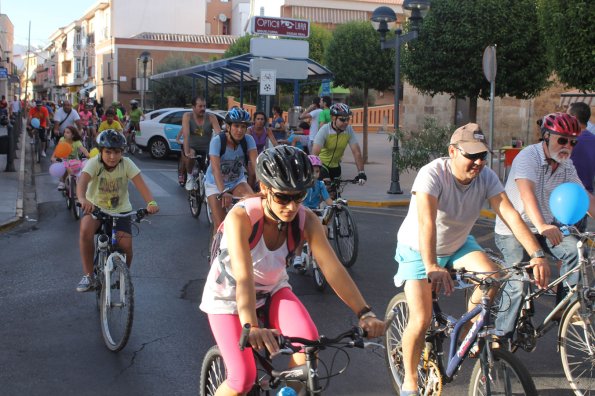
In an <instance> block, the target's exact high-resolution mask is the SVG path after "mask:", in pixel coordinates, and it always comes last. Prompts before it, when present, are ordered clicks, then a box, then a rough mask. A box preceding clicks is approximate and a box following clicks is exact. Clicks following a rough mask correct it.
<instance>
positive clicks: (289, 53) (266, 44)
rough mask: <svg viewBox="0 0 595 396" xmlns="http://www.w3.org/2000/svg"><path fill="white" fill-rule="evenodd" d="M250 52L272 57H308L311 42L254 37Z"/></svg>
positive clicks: (251, 40)
mask: <svg viewBox="0 0 595 396" xmlns="http://www.w3.org/2000/svg"><path fill="white" fill-rule="evenodd" d="M250 53H251V54H252V55H254V56H267V57H270V58H290V59H308V56H309V54H310V43H308V42H307V41H306V40H287V39H270V38H264V37H252V38H251V39H250Z"/></svg>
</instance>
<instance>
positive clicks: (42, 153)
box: [41, 150, 47, 158]
mask: <svg viewBox="0 0 595 396" xmlns="http://www.w3.org/2000/svg"><path fill="white" fill-rule="evenodd" d="M41 156H42V158H45V157H47V156H46V155H45V151H43V150H41Z"/></svg>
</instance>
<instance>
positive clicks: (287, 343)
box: [239, 323, 382, 354]
mask: <svg viewBox="0 0 595 396" xmlns="http://www.w3.org/2000/svg"><path fill="white" fill-rule="evenodd" d="M251 328H252V326H251V325H250V323H246V324H245V325H244V326H243V328H242V334H241V336H240V341H239V347H240V350H241V351H243V350H244V348H246V347H247V346H249V345H250V344H249V342H248V335H250V329H251ZM367 335H368V334H367V332H366V331H365V330H364V329H362V328H361V327H359V326H354V327H352V328H351V329H349V330H347V331H345V332H343V333H341V334H339V335H338V336H336V337H334V338H328V337H326V336H324V335H323V336H320V338H318V339H316V340H309V339H306V338H301V337H287V336H284V335H279V336H277V342H278V343H279V347H280V350H279V352H278V353H277V354H293V353H296V352H299V351H300V350H301V349H302V346H305V347H316V348H323V347H326V346H331V345H337V344H341V345H343V346H345V347H351V348H365V347H367V346H372V345H373V346H381V347H382V345H380V344H378V343H375V342H367V341H365V340H364V337H366V336H367ZM344 339H350V340H351V341H348V342H347V343H343V342H342V341H343V340H344ZM293 344H300V345H293Z"/></svg>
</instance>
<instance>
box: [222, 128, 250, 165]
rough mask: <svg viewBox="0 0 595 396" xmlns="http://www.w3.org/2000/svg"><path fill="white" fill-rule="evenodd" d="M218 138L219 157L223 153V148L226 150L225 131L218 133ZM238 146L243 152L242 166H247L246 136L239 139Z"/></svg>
mask: <svg viewBox="0 0 595 396" xmlns="http://www.w3.org/2000/svg"><path fill="white" fill-rule="evenodd" d="M219 140H220V141H221V149H220V150H219V158H221V157H223V154H225V150H227V135H226V133H225V132H220V133H219ZM240 146H241V147H242V151H243V152H244V166H248V142H246V137H244V138H243V139H242V140H240Z"/></svg>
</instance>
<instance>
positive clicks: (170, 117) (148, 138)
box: [136, 107, 226, 159]
mask: <svg viewBox="0 0 595 396" xmlns="http://www.w3.org/2000/svg"><path fill="white" fill-rule="evenodd" d="M190 111H192V109H184V108H177V107H172V108H167V109H159V110H154V111H152V112H150V113H147V114H145V120H144V121H141V122H140V134H139V133H137V134H136V144H137V145H138V146H140V147H141V148H143V149H145V150H148V151H149V154H151V157H153V158H156V159H162V158H166V157H167V156H169V155H170V154H172V153H180V152H181V150H182V148H181V147H180V145H179V144H178V143H177V142H176V136H178V133H179V132H180V129H182V116H183V115H184V113H188V112H190ZM207 113H208V114H214V115H215V116H216V117H217V120H219V124H220V125H222V124H223V122H224V120H225V114H226V112H225V111H221V110H207Z"/></svg>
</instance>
